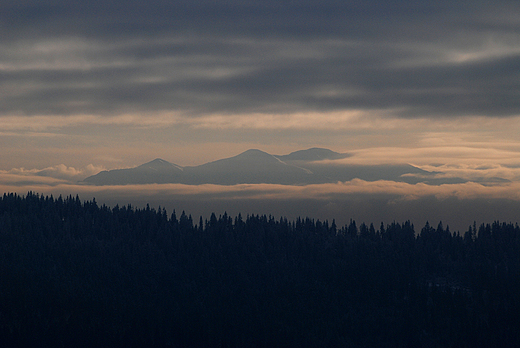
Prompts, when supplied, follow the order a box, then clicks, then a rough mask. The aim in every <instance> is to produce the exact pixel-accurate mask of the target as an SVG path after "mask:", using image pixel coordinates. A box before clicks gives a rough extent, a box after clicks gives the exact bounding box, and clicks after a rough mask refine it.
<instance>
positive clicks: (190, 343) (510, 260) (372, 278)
mask: <svg viewBox="0 0 520 348" xmlns="http://www.w3.org/2000/svg"><path fill="white" fill-rule="evenodd" d="M519 327H520V227H519V225H518V224H517V223H515V224H513V223H504V222H498V221H495V222H493V223H490V224H482V225H480V226H477V225H476V224H473V226H469V227H468V230H467V231H465V232H464V233H460V232H458V231H457V232H452V231H450V229H449V227H444V226H443V224H442V223H439V224H438V225H437V226H436V227H434V226H432V225H430V224H429V223H426V225H425V226H424V227H422V228H421V229H420V230H416V229H415V227H414V225H413V224H412V223H411V222H410V221H405V222H403V223H398V222H392V223H389V224H383V223H381V224H380V225H379V226H378V227H375V226H374V225H373V224H369V225H368V224H365V223H361V224H360V225H358V224H356V222H355V221H352V220H351V221H350V223H348V224H346V225H344V226H336V223H335V221H334V220H333V221H332V222H328V221H320V220H314V219H309V218H298V219H296V220H293V221H289V220H287V219H286V218H284V217H280V218H275V217H273V216H265V215H248V216H246V217H242V216H241V215H240V214H239V215H238V216H236V217H231V216H228V215H227V214H223V215H221V216H219V217H217V216H216V215H215V214H212V215H211V216H210V217H209V219H206V220H203V219H202V217H200V218H199V219H198V221H194V219H193V218H192V217H191V216H190V215H188V214H186V213H185V212H182V213H181V214H180V215H177V213H176V212H175V211H174V212H172V213H171V215H168V214H167V212H166V211H165V210H164V209H161V208H158V209H154V208H150V207H149V206H147V207H146V208H143V209H137V208H134V207H132V206H130V205H128V206H115V207H112V208H111V207H107V206H105V205H101V206H100V205H98V204H97V203H96V201H95V199H94V200H92V201H81V200H80V198H79V197H78V196H76V197H73V196H68V197H65V198H63V197H61V196H60V197H58V198H54V197H53V196H45V197H44V196H43V195H39V194H36V193H33V192H29V193H28V194H27V195H25V196H20V195H17V194H14V193H6V194H4V195H3V197H1V198H0V343H1V345H2V346H5V347H21V346H40V347H60V346H63V347H65V346H72V345H74V346H77V347H82V346H83V347H92V346H97V347H109V346H110V347H114V346H116V347H117V346H125V347H143V346H146V347H245V346H248V347H266V346H276V347H295V346H299V347H306V346H328V347H367V346H385V347H415V346H422V347H478V346H502V347H506V346H520V330H518V328H519Z"/></svg>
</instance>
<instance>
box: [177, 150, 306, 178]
mask: <svg viewBox="0 0 520 348" xmlns="http://www.w3.org/2000/svg"><path fill="white" fill-rule="evenodd" d="M185 171H186V174H190V176H189V178H190V179H189V180H190V183H193V184H203V183H209V184H220V185H235V184H260V183H265V184H285V185H294V184H305V183H308V182H309V180H310V178H309V177H310V176H311V175H312V173H310V172H309V171H308V170H305V169H303V168H299V167H296V166H293V165H289V164H287V163H285V162H283V161H281V160H280V159H278V158H277V157H276V156H273V155H271V154H268V153H267V152H263V151H260V150H254V149H253V150H247V151H246V152H243V153H241V154H239V155H237V156H234V157H230V158H225V159H221V160H218V161H214V162H210V163H206V164H203V165H200V166H197V167H186V168H185Z"/></svg>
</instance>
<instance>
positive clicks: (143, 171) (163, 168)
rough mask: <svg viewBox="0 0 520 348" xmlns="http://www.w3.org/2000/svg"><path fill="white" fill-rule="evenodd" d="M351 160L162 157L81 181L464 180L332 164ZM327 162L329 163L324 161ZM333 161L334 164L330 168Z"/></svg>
mask: <svg viewBox="0 0 520 348" xmlns="http://www.w3.org/2000/svg"><path fill="white" fill-rule="evenodd" d="M349 156H351V155H350V154H348V153H338V152H334V151H331V150H329V149H322V148H311V149H307V150H301V151H295V152H292V153H290V154H288V155H281V156H277V155H271V154H269V153H267V152H264V151H261V150H257V149H251V150H247V151H245V152H242V153H241V154H239V155H236V156H233V157H229V158H224V159H220V160H217V161H213V162H209V163H205V164H202V165H199V166H186V167H181V166H179V165H176V164H173V163H170V162H168V161H165V160H163V159H160V158H156V159H154V160H153V161H151V162H148V163H145V164H142V165H140V166H138V167H135V168H127V169H115V170H108V171H102V172H100V173H98V174H96V175H92V176H90V177H88V178H86V179H85V180H84V182H85V183H89V184H93V185H130V184H153V183H156V184H166V183H177V184H186V185H200V184H215V185H237V184H278V185H308V184H322V183H335V182H338V181H339V182H344V181H349V180H352V179H355V178H359V179H362V180H366V181H376V180H392V181H400V182H407V183H412V184H413V183H418V182H424V183H428V184H432V185H438V184H444V183H453V182H464V180H462V179H460V178H449V179H438V178H436V176H435V174H436V173H431V172H428V171H425V170H422V169H420V168H417V167H414V166H412V165H409V164H395V165H352V164H346V163H342V162H341V161H338V162H336V163H334V161H336V160H339V159H342V158H346V157H349ZM324 160H327V161H324ZM331 162H332V164H331Z"/></svg>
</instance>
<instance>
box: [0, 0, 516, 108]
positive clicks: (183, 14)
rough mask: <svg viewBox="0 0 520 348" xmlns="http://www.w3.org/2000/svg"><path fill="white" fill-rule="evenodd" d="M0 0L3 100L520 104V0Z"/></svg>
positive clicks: (23, 103) (5, 104) (37, 103)
mask: <svg viewBox="0 0 520 348" xmlns="http://www.w3.org/2000/svg"><path fill="white" fill-rule="evenodd" d="M466 4H467V3H465V2H462V1H450V2H442V1H441V2H429V1H428V2H427V1H419V2H410V1H408V2H407V1H391V2H389V1H360V2H347V3H345V2H339V1H337V2H336V1H322V2H316V1H312V2H311V1H303V2H301V1H298V2H296V1H286V2H283V1H224V2H215V1H195V2H179V1H177V2H171V1H150V2H142V1H124V2H122V1H70V0H69V1H46V2H41V1H17V2H14V1H4V2H2V4H1V5H0V31H1V32H2V36H1V37H0V48H1V49H0V91H1V92H2V94H1V95H0V113H1V114H4V115H6V114H7V115H8V114H22V115H23V114H29V115H34V114H60V115H70V114H91V113H94V114H101V115H107V114H120V113H129V112H142V113H146V112H151V111H159V110H169V111H183V112H188V113H191V114H194V115H196V114H207V113H214V112H219V113H247V112H298V111H304V110H318V111H328V110H343V109H345V110H348V109H389V110H394V109H395V110H398V112H399V115H400V116H405V117H416V116H421V117H423V116H458V115H484V116H509V115H518V114H519V110H520V102H519V100H520V82H519V81H520V79H519V77H520V76H519V75H520V39H518V33H519V32H520V20H518V18H520V17H519V16H515V14H516V15H518V14H520V10H519V5H518V4H515V3H512V2H508V1H502V2H494V3H492V4H491V3H490V4H488V3H486V2H475V3H472V4H471V6H469V5H466Z"/></svg>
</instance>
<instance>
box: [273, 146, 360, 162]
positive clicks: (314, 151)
mask: <svg viewBox="0 0 520 348" xmlns="http://www.w3.org/2000/svg"><path fill="white" fill-rule="evenodd" d="M350 156H351V155H350V154H348V153H338V152H334V151H332V150H329V149H322V148H319V147H313V148H311V149H308V150H299V151H295V152H291V153H290V154H288V155H283V156H276V157H278V158H279V159H281V160H282V161H321V160H337V159H342V158H347V157H350Z"/></svg>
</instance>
